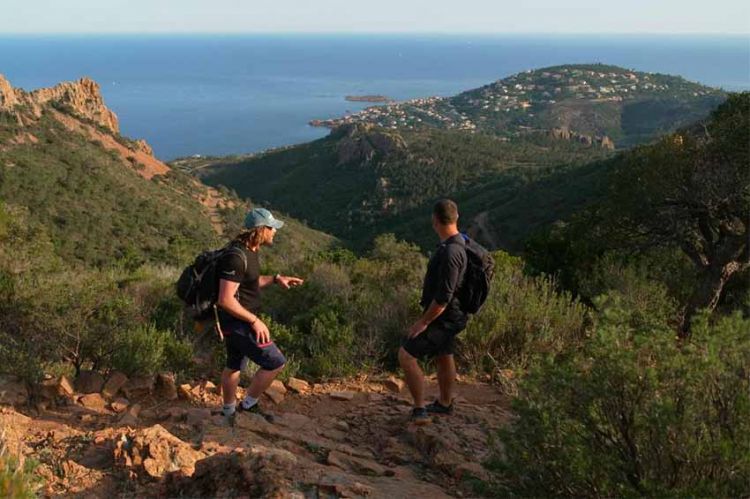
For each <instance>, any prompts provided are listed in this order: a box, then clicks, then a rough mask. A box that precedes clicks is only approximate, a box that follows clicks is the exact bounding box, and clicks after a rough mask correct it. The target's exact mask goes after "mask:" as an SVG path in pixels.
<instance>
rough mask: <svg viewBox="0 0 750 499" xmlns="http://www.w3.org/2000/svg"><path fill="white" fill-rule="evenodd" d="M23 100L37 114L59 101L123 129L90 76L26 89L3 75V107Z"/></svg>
mask: <svg viewBox="0 0 750 499" xmlns="http://www.w3.org/2000/svg"><path fill="white" fill-rule="evenodd" d="M20 104H26V105H28V106H30V107H31V109H32V110H33V112H34V114H36V115H37V116H39V115H40V114H41V107H42V106H44V105H45V104H58V105H59V106H61V107H63V108H67V109H68V110H70V111H71V112H73V113H74V114H76V115H78V116H80V117H83V118H86V119H89V120H91V121H93V122H95V123H97V124H98V125H101V126H103V127H104V128H106V129H108V130H109V131H111V132H113V133H119V132H120V126H119V123H118V120H117V116H116V115H115V113H113V112H112V111H110V110H109V109H108V108H107V106H105V105H104V99H102V94H101V90H100V87H99V84H98V83H96V82H95V81H94V80H92V79H91V78H88V77H83V78H81V79H79V80H78V81H73V82H63V83H59V84H57V85H55V86H54V87H51V88H40V89H38V90H34V91H32V92H25V91H23V90H21V89H14V88H13V87H12V86H11V84H10V82H8V80H7V79H5V77H3V76H2V75H0V110H3V111H11V110H12V109H13V108H14V107H16V106H18V105H20Z"/></svg>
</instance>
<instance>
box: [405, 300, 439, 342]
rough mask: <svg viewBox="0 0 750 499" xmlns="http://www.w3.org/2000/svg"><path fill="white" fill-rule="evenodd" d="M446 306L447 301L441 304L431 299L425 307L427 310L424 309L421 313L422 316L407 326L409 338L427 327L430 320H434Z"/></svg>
mask: <svg viewBox="0 0 750 499" xmlns="http://www.w3.org/2000/svg"><path fill="white" fill-rule="evenodd" d="M447 307H448V304H447V303H446V304H444V305H441V304H439V303H437V302H436V301H435V300H433V301H432V303H430V306H429V307H427V310H425V311H424V313H423V314H422V317H420V318H419V319H418V320H417V322H415V323H414V324H412V325H411V327H410V328H409V338H414V337H415V336H418V335H419V334H421V333H422V332H423V331H424V330H425V329H427V326H428V325H429V324H430V322H432V321H434V320H435V319H437V318H438V317H439V316H440V314H442V313H443V312H445V309H446V308H447Z"/></svg>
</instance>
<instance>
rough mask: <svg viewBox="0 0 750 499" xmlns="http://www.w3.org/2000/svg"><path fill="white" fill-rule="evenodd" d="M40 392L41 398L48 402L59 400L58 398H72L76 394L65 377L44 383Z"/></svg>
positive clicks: (47, 380)
mask: <svg viewBox="0 0 750 499" xmlns="http://www.w3.org/2000/svg"><path fill="white" fill-rule="evenodd" d="M40 392H41V396H42V397H43V398H45V399H47V400H57V398H58V397H66V398H70V397H72V396H73V394H74V393H75V391H74V390H73V384H72V383H71V382H70V380H69V379H68V378H67V377H65V376H60V377H59V378H56V379H55V378H52V379H46V380H44V381H42V383H41V385H40Z"/></svg>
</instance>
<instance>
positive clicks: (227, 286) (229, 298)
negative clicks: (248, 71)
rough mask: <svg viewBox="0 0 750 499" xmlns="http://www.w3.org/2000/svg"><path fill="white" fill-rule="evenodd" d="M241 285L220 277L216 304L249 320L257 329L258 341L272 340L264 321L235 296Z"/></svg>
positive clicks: (234, 314) (238, 316)
mask: <svg viewBox="0 0 750 499" xmlns="http://www.w3.org/2000/svg"><path fill="white" fill-rule="evenodd" d="M271 279H273V278H271ZM239 287H240V283H238V282H233V281H227V280H226V279H219V299H218V300H217V302H216V304H217V305H218V306H220V307H221V308H222V309H223V310H225V311H226V312H227V313H229V314H230V315H232V316H234V317H236V318H238V319H240V320H242V321H245V322H249V323H250V327H251V328H252V329H253V331H255V335H256V339H257V340H258V343H267V342H269V341H271V334H270V333H269V331H268V327H267V326H266V325H265V324H264V323H263V321H262V320H260V318H258V316H257V315H255V314H253V313H252V312H250V311H249V310H248V309H246V308H245V307H243V306H242V305H241V304H240V302H239V301H238V300H237V298H235V295H236V294H237V289H238V288H239Z"/></svg>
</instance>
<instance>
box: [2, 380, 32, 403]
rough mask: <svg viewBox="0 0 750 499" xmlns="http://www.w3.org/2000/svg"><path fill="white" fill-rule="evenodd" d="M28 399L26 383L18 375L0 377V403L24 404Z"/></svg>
mask: <svg viewBox="0 0 750 499" xmlns="http://www.w3.org/2000/svg"><path fill="white" fill-rule="evenodd" d="M28 401H29V391H28V390H27V389H26V383H24V382H23V381H21V379H20V378H17V377H16V376H1V377H0V404H8V405H23V404H26V403H27V402H28Z"/></svg>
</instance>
